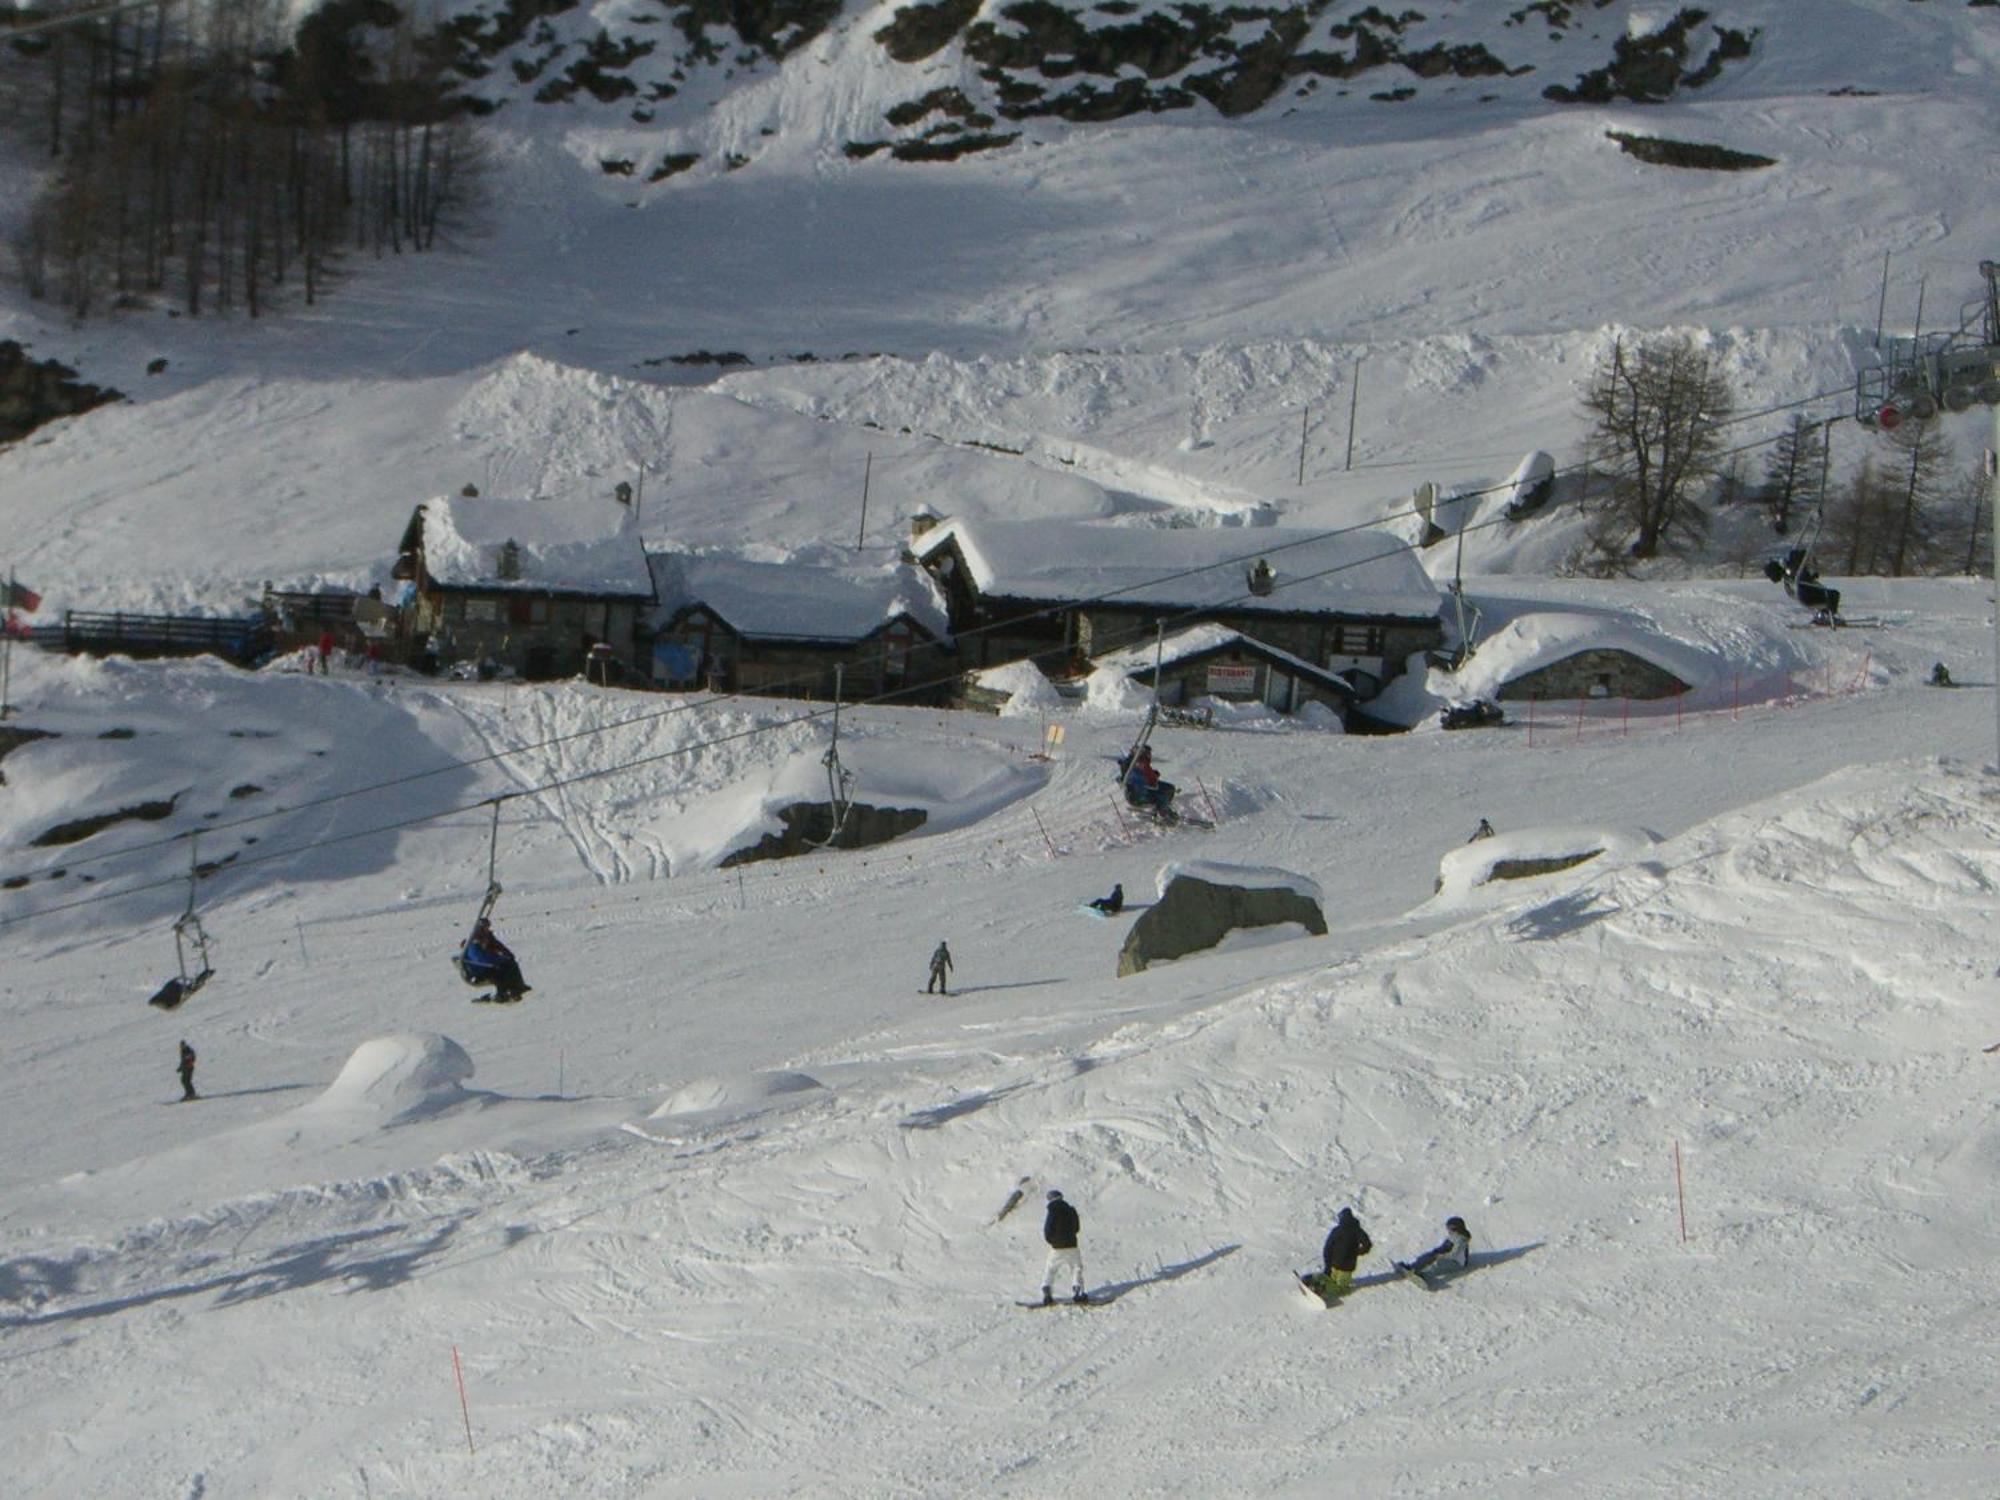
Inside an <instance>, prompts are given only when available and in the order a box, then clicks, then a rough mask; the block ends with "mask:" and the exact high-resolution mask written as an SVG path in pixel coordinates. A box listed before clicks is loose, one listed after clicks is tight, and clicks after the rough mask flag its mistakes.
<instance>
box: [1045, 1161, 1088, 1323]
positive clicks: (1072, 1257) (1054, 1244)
mask: <svg viewBox="0 0 2000 1500" xmlns="http://www.w3.org/2000/svg"><path fill="white" fill-rule="evenodd" d="M1082 1227H1083V1226H1082V1224H1081V1223H1080V1222H1079V1220H1078V1219H1077V1216H1076V1210H1075V1209H1074V1208H1072V1207H1070V1205H1069V1203H1068V1201H1067V1200H1066V1199H1065V1198H1064V1197H1063V1195H1062V1194H1061V1192H1059V1191H1058V1190H1057V1189H1055V1188H1050V1189H1049V1211H1048V1215H1047V1216H1046V1217H1045V1218H1044V1219H1043V1220H1042V1238H1043V1239H1044V1240H1046V1241H1048V1246H1049V1261H1048V1264H1047V1265H1046V1266H1044V1267H1043V1268H1042V1306H1044V1307H1048V1306H1050V1305H1051V1304H1053V1303H1054V1302H1055V1300H1056V1299H1055V1297H1054V1295H1053V1294H1052V1293H1051V1291H1050V1288H1051V1287H1053V1286H1054V1285H1055V1280H1056V1272H1057V1271H1058V1270H1059V1269H1061V1268H1063V1267H1067V1268H1068V1269H1069V1277H1070V1300H1071V1301H1072V1302H1088V1301H1089V1300H1090V1294H1089V1293H1088V1292H1086V1291H1084V1289H1083V1252H1082V1251H1081V1250H1079V1249H1077V1248H1076V1235H1077V1231H1078V1230H1079V1229H1080V1228H1082Z"/></svg>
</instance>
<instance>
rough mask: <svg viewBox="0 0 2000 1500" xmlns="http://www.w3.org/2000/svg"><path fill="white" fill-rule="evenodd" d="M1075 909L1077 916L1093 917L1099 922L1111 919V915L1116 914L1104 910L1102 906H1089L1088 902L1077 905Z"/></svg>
mask: <svg viewBox="0 0 2000 1500" xmlns="http://www.w3.org/2000/svg"><path fill="white" fill-rule="evenodd" d="M1076 911H1077V915H1078V916H1081V917H1095V918H1097V920H1098V921H1100V922H1109V921H1110V920H1111V919H1112V917H1113V916H1115V915H1116V913H1114V912H1108V911H1105V910H1104V909H1103V908H1102V907H1096V906H1091V905H1088V904H1085V905H1083V906H1079V907H1078V908H1077V909H1076Z"/></svg>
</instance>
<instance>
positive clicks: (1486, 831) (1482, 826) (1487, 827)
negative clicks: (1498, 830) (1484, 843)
mask: <svg viewBox="0 0 2000 1500" xmlns="http://www.w3.org/2000/svg"><path fill="white" fill-rule="evenodd" d="M1492 837H1493V825H1492V824H1491V823H1489V822H1487V821H1486V820H1485V819H1484V818H1481V819H1480V820H1479V826H1478V827H1477V828H1475V829H1473V830H1472V837H1471V838H1469V839H1467V840H1466V843H1468V844H1476V843H1478V842H1479V841H1480V840H1481V839H1490V838H1492Z"/></svg>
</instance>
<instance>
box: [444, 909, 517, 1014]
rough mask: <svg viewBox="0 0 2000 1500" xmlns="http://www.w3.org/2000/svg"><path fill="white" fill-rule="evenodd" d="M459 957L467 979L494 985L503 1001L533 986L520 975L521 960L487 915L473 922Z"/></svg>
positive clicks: (496, 993)
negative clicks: (502, 939) (504, 941)
mask: <svg viewBox="0 0 2000 1500" xmlns="http://www.w3.org/2000/svg"><path fill="white" fill-rule="evenodd" d="M459 958H460V962H461V963H462V964H463V965H464V969H465V977H466V979H467V980H468V981H469V982H470V983H472V984H490V985H492V986H493V998H494V999H495V1000H498V1001H501V1002H502V1003H506V1002H509V1001H514V1000H519V999H520V998H521V997H522V996H523V995H525V994H527V993H528V991H529V990H530V989H531V988H532V986H531V985H530V984H529V983H528V982H527V980H525V979H523V978H522V977H521V963H520V960H519V959H517V958H515V957H514V950H513V949H511V948H509V947H508V946H507V945H506V944H505V943H503V942H501V941H500V936H499V934H498V933H496V932H494V930H493V924H492V922H490V921H488V920H487V919H486V918H485V917H481V918H480V919H479V920H478V921H477V922H475V923H473V925H472V936H471V937H469V938H467V939H466V940H465V948H464V949H463V951H462V952H461V953H460V955H459Z"/></svg>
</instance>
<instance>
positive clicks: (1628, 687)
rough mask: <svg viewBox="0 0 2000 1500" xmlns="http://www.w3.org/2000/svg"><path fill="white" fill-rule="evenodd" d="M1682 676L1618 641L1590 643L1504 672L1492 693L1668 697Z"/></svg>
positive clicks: (1681, 685)
mask: <svg viewBox="0 0 2000 1500" xmlns="http://www.w3.org/2000/svg"><path fill="white" fill-rule="evenodd" d="M1690 686H1691V684H1689V683H1686V682H1683V681H1682V680H1681V679H1680V678H1679V677H1677V676H1675V675H1674V674H1673V673H1672V672H1671V671H1669V670H1668V669H1667V668H1665V667H1663V666H1661V665H1659V664H1658V663H1657V662H1652V661H1648V660H1647V659H1646V658H1645V657H1644V656H1642V655H1640V654H1639V653H1638V652H1636V651H1629V650H1626V649H1625V648H1623V647H1619V646H1593V647H1588V648H1586V649H1584V650H1581V651H1575V652H1572V653H1570V654H1569V655H1567V656H1562V657H1558V658H1556V659H1555V660H1553V661H1545V662H1542V663H1541V664H1539V665H1537V666H1535V667H1533V668H1531V669H1530V670H1528V671H1525V672H1521V673H1519V674H1518V675H1516V676H1514V677H1511V678H1509V679H1508V680H1507V681H1506V682H1504V683H1502V684H1501V685H1500V690H1499V692H1498V693H1497V694H1496V695H1495V696H1497V697H1499V698H1503V699H1507V700H1510V701H1525V700H1527V699H1530V698H1535V699H1550V698H1672V697H1676V696H1678V695H1679V694H1681V693H1685V692H1686V691H1687V690H1688V688H1689V687H1690Z"/></svg>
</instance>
